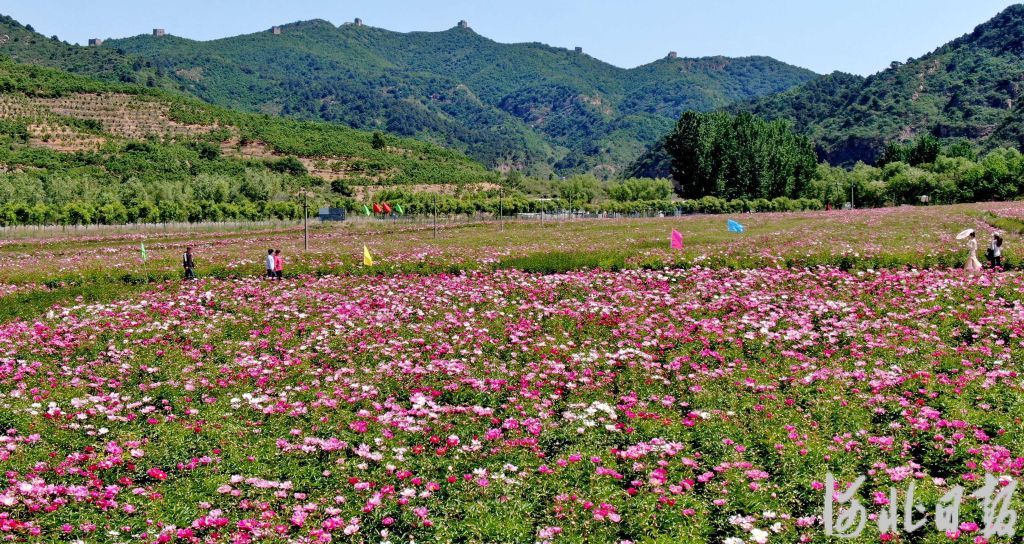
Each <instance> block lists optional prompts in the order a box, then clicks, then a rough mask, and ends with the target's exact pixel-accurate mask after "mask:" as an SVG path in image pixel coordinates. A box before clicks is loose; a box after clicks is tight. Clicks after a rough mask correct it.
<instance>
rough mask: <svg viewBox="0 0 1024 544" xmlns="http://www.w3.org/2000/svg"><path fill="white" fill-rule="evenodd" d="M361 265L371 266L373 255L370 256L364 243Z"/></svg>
mask: <svg viewBox="0 0 1024 544" xmlns="http://www.w3.org/2000/svg"><path fill="white" fill-rule="evenodd" d="M363 266H373V257H371V256H370V250H369V249H367V248H366V244H363Z"/></svg>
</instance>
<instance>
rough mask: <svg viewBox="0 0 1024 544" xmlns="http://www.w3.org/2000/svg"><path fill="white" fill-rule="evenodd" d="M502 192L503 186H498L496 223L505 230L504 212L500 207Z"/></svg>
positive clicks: (503, 190)
mask: <svg viewBox="0 0 1024 544" xmlns="http://www.w3.org/2000/svg"><path fill="white" fill-rule="evenodd" d="M504 192H505V188H504V187H498V224H499V225H501V230H502V231H504V230H505V214H504V213H503V212H504V208H502V205H501V197H502V195H503V193H504Z"/></svg>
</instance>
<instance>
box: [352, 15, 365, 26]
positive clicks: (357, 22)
mask: <svg viewBox="0 0 1024 544" xmlns="http://www.w3.org/2000/svg"><path fill="white" fill-rule="evenodd" d="M352 24H354V25H356V26H363V20H362V19H360V18H359V17H356V18H355V20H354V21H352Z"/></svg>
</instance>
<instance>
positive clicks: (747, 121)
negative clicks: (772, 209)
mask: <svg viewBox="0 0 1024 544" xmlns="http://www.w3.org/2000/svg"><path fill="white" fill-rule="evenodd" d="M665 150H666V152H667V153H668V154H669V156H670V158H671V161H672V177H673V178H674V179H675V181H676V192H678V193H679V194H680V196H683V197H685V198H700V197H704V196H717V197H721V198H729V199H735V198H748V199H749V198H767V199H771V198H775V197H779V196H785V197H789V198H800V197H802V196H804V195H805V193H806V192H807V188H808V186H809V185H810V181H811V179H812V177H813V175H814V171H815V168H816V165H817V158H816V156H815V153H814V147H813V145H812V144H811V142H810V140H808V139H807V138H805V137H803V136H799V135H797V134H795V133H794V132H793V131H792V130H791V128H790V126H789V125H788V124H787V123H785V122H783V121H765V120H763V119H761V118H758V117H756V116H754V115H751V114H749V113H740V114H738V115H735V116H733V115H730V114H728V113H725V112H715V113H697V112H686V113H684V114H683V116H682V117H681V118H680V119H679V122H678V123H677V124H676V127H675V129H674V130H673V131H672V132H671V133H670V134H669V135H668V137H667V138H666V139H665Z"/></svg>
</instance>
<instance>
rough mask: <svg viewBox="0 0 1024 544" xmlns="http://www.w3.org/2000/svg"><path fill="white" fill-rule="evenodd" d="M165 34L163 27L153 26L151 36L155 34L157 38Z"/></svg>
mask: <svg viewBox="0 0 1024 544" xmlns="http://www.w3.org/2000/svg"><path fill="white" fill-rule="evenodd" d="M166 34H167V32H166V31H165V30H164V29H162V28H154V29H153V36H155V37H157V38H159V37H160V36H164V35H166Z"/></svg>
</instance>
